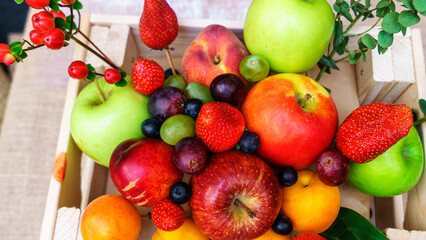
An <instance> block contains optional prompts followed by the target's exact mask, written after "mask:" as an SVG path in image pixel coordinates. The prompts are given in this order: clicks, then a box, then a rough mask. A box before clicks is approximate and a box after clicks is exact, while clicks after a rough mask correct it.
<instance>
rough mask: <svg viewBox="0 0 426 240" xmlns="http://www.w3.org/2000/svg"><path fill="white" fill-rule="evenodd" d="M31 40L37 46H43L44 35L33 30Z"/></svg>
mask: <svg viewBox="0 0 426 240" xmlns="http://www.w3.org/2000/svg"><path fill="white" fill-rule="evenodd" d="M30 40H31V42H32V43H34V45H37V46H38V45H41V44H43V33H41V32H37V31H36V30H32V31H31V32H30Z"/></svg>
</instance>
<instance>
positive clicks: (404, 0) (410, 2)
mask: <svg viewBox="0 0 426 240" xmlns="http://www.w3.org/2000/svg"><path fill="white" fill-rule="evenodd" d="M401 1H402V4H404V6H405V7H406V8H408V9H410V10H411V11H415V9H414V6H413V0H399V1H398V2H401Z"/></svg>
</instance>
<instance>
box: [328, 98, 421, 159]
mask: <svg viewBox="0 0 426 240" xmlns="http://www.w3.org/2000/svg"><path fill="white" fill-rule="evenodd" d="M412 125H413V114H412V112H411V110H410V108H409V107H408V106H406V105H403V104H401V105H394V104H386V103H371V104H368V105H365V106H362V107H360V108H358V109H356V110H355V111H353V112H352V113H351V114H350V115H349V116H348V117H347V118H346V119H345V121H344V122H343V123H342V125H340V127H339V129H338V131H337V135H336V147H337V148H338V149H339V150H340V151H341V152H342V153H343V154H344V155H345V156H346V157H348V158H349V159H350V160H352V161H354V162H357V163H365V162H369V161H371V160H373V159H375V158H376V157H377V156H379V155H380V154H382V153H384V152H385V151H386V150H387V149H388V148H389V147H391V146H392V145H394V144H395V143H396V142H398V141H399V140H400V139H401V138H403V137H404V136H406V135H407V134H408V132H409V130H410V127H411V126H412Z"/></svg>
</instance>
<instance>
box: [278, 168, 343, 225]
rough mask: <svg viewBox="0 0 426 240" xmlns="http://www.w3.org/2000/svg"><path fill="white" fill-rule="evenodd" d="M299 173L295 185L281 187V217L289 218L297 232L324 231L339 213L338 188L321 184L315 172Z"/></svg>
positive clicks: (305, 171)
mask: <svg viewBox="0 0 426 240" xmlns="http://www.w3.org/2000/svg"><path fill="white" fill-rule="evenodd" d="M297 173H298V180H297V182H296V184H294V185H293V186H291V187H283V188H282V190H283V191H282V194H283V202H282V206H281V214H284V215H285V216H287V217H289V218H290V220H291V221H292V223H293V230H294V231H296V232H300V233H304V232H314V233H320V232H323V231H325V230H327V228H329V227H330V226H331V224H332V223H333V222H334V220H335V219H336V217H337V214H338V213H339V209H340V192H339V189H338V188H337V187H335V186H328V185H326V184H324V183H323V182H321V180H320V179H319V177H318V175H317V174H316V173H315V172H314V171H312V170H301V171H298V172H297Z"/></svg>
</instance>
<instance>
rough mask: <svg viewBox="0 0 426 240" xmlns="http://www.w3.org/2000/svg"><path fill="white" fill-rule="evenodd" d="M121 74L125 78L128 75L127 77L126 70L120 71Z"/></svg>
mask: <svg viewBox="0 0 426 240" xmlns="http://www.w3.org/2000/svg"><path fill="white" fill-rule="evenodd" d="M120 75H121V78H122V79H124V78H126V77H127V74H126V72H125V71H120Z"/></svg>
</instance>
